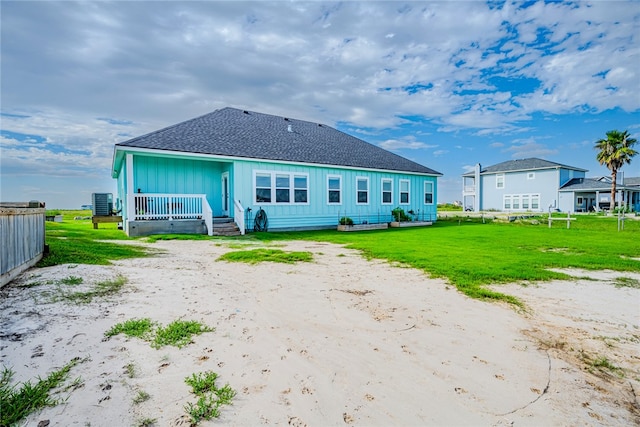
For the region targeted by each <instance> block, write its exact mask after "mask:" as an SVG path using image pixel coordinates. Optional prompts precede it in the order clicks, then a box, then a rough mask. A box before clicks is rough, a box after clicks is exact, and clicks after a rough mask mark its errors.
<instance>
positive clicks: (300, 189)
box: [293, 174, 309, 203]
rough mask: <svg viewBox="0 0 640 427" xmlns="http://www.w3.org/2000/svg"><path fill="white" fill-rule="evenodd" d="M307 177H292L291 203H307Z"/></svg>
mask: <svg viewBox="0 0 640 427" xmlns="http://www.w3.org/2000/svg"><path fill="white" fill-rule="evenodd" d="M308 195H309V177H308V176H307V175H297V174H296V175H293V201H294V203H308V202H309V198H308Z"/></svg>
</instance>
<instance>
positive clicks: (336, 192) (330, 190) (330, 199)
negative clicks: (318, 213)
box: [327, 175, 342, 205]
mask: <svg viewBox="0 0 640 427" xmlns="http://www.w3.org/2000/svg"><path fill="white" fill-rule="evenodd" d="M327 204H328V205H341V204H342V177H341V176H339V175H329V176H327Z"/></svg>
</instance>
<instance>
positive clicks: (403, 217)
mask: <svg viewBox="0 0 640 427" xmlns="http://www.w3.org/2000/svg"><path fill="white" fill-rule="evenodd" d="M391 215H393V219H394V220H395V221H397V222H404V221H411V217H410V216H409V215H407V214H406V213H405V212H404V209H402V208H395V209H394V210H392V211H391Z"/></svg>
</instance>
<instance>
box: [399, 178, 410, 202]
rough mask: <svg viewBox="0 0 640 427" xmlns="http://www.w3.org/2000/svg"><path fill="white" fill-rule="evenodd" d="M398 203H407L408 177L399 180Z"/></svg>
mask: <svg viewBox="0 0 640 427" xmlns="http://www.w3.org/2000/svg"><path fill="white" fill-rule="evenodd" d="M400 204H403V205H408V204H409V180H408V179H401V180H400Z"/></svg>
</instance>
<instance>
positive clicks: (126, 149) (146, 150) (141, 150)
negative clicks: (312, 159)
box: [114, 146, 442, 178]
mask: <svg viewBox="0 0 640 427" xmlns="http://www.w3.org/2000/svg"><path fill="white" fill-rule="evenodd" d="M118 150H119V151H124V152H128V153H141V154H155V155H166V156H180V157H189V158H197V159H209V160H222V161H227V162H232V161H236V160H242V161H249V162H262V163H280V164H285V165H295V166H310V167H327V168H334V169H345V170H360V171H368V172H371V171H373V172H384V173H397V174H404V175H418V176H432V177H436V178H437V177H439V176H442V174H441V173H440V174H435V173H420V172H408V171H398V170H391V169H373V168H361V167H350V166H340V165H330V164H324V163H305V162H291V161H286V160H269V159H257V158H255V157H237V156H221V155H219V154H202V153H186V152H184V151H174V150H155V149H153V148H140V147H118V146H116V150H115V151H118ZM114 156H115V154H114Z"/></svg>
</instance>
